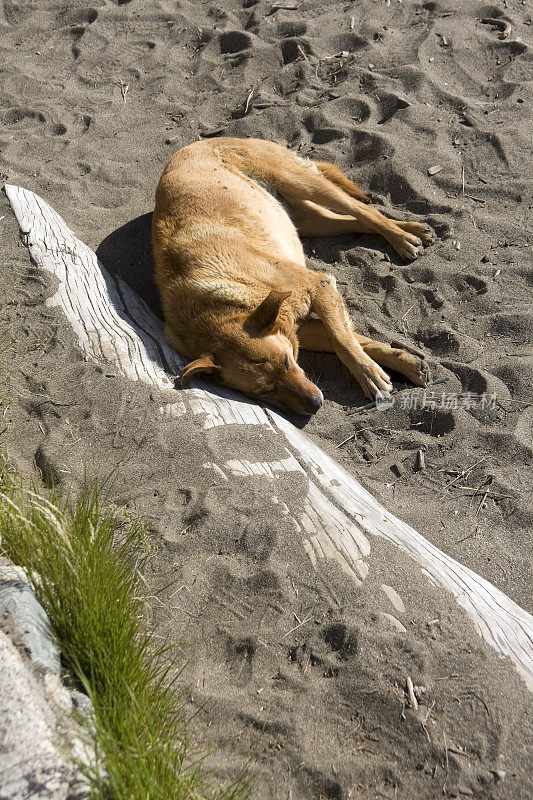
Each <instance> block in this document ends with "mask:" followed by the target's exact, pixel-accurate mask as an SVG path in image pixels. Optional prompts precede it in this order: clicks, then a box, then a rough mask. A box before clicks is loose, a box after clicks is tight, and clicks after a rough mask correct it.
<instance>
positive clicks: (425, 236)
mask: <svg viewBox="0 0 533 800" xmlns="http://www.w3.org/2000/svg"><path fill="white" fill-rule="evenodd" d="M396 225H397V226H398V227H399V228H401V229H402V231H405V232H406V233H411V234H412V235H413V236H416V237H417V238H418V239H420V241H421V242H422V244H423V245H424V247H429V245H430V244H433V243H434V242H436V241H437V234H436V233H435V231H434V230H433V228H431V227H430V226H429V225H427V224H426V223H425V222H396Z"/></svg>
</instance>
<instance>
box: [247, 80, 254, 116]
mask: <svg viewBox="0 0 533 800" xmlns="http://www.w3.org/2000/svg"><path fill="white" fill-rule="evenodd" d="M254 92H255V86H252V88H251V89H250V91H249V92H248V97H247V98H246V105H245V106H244V114H245V115H246V114H247V113H248V109H249V108H250V103H251V102H252V97H253V96H254Z"/></svg>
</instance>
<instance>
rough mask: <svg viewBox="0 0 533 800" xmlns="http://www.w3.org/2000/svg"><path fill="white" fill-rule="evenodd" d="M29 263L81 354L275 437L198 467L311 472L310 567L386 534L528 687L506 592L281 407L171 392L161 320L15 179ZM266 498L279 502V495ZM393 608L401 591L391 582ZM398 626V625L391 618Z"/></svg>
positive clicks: (209, 418)
mask: <svg viewBox="0 0 533 800" xmlns="http://www.w3.org/2000/svg"><path fill="white" fill-rule="evenodd" d="M5 193H6V195H7V197H8V199H9V201H10V203H11V205H12V207H13V210H14V212H15V215H16V217H17V220H18V223H19V225H20V229H21V232H22V237H23V241H24V243H25V244H26V245H27V247H28V249H29V252H30V256H31V259H32V261H33V262H34V263H35V264H36V265H37V266H39V267H42V268H44V269H46V270H48V271H50V272H52V273H53V274H54V275H55V277H56V278H57V280H58V288H57V291H56V293H55V294H54V296H53V297H52V298H50V299H49V300H48V301H47V302H48V304H49V305H54V306H59V307H60V308H61V309H62V310H63V312H64V314H65V315H66V317H67V319H68V320H69V322H70V324H71V325H72V327H73V329H74V331H75V333H76V336H77V338H78V342H79V346H80V348H81V350H82V351H83V353H84V355H85V357H86V358H87V359H89V360H91V361H95V362H99V363H102V362H104V363H105V362H107V363H111V364H112V365H113V367H114V369H115V370H116V371H118V372H119V373H120V374H121V375H123V376H124V377H126V378H128V379H130V380H134V381H143V382H145V383H147V384H151V385H152V386H154V387H157V388H158V389H160V390H162V392H163V393H162V395H161V396H162V397H166V398H167V399H166V402H162V403H161V406H160V408H159V413H160V414H162V415H163V416H165V417H167V418H176V420H179V418H180V417H181V416H183V415H185V414H187V415H198V418H199V419H201V420H202V423H203V425H204V427H205V428H212V427H215V426H221V425H252V426H265V427H266V428H268V429H269V430H270V431H271V432H274V433H276V434H277V435H278V436H279V453H280V457H279V459H278V460H275V461H259V460H258V461H250V460H239V459H238V458H235V459H232V460H228V461H226V462H225V463H220V464H217V463H210V464H205V465H204V466H205V467H206V468H209V469H213V470H214V471H215V472H216V473H217V475H218V477H219V478H221V479H222V480H231V476H240V477H243V476H244V477H245V476H247V475H250V476H257V475H264V476H265V477H268V478H271V477H273V476H275V475H276V474H279V473H280V472H298V473H304V474H305V475H306V476H307V479H308V491H307V498H306V501H305V503H304V506H303V509H300V510H298V512H294V511H293V510H291V509H290V508H289V507H288V506H286V507H285V510H286V514H287V515H289V516H292V522H293V525H294V529H295V532H297V534H298V535H299V536H300V538H301V541H302V546H303V547H304V549H305V552H306V553H307V555H308V557H309V559H310V561H311V563H312V565H313V567H315V569H317V570H318V569H320V561H321V559H334V560H335V561H336V562H337V563H338V565H339V566H340V568H341V569H342V570H343V572H345V573H346V574H347V575H349V576H350V578H351V579H352V580H353V581H354V583H355V584H360V583H361V582H362V581H363V580H364V579H365V577H366V575H367V573H368V569H369V566H368V558H369V555H370V549H371V545H370V539H369V537H372V536H379V537H384V538H385V539H386V540H388V541H389V542H391V543H393V544H394V545H396V546H397V547H398V548H400V549H401V550H402V551H404V552H405V553H407V554H408V555H409V556H410V557H411V558H412V559H414V561H415V562H417V563H418V565H419V566H420V568H421V571H422V572H423V573H424V575H426V576H427V577H428V578H429V579H430V580H431V581H432V582H433V583H434V584H435V585H437V586H440V587H443V588H444V589H446V590H447V591H449V592H451V594H452V595H453V596H454V597H455V599H456V601H457V603H459V604H460V605H461V606H462V607H463V609H464V610H465V611H466V613H467V614H468V615H469V617H470V618H471V619H472V620H473V622H474V624H475V626H476V628H477V630H478V632H479V634H480V635H481V636H482V637H483V638H484V639H485V640H486V641H487V642H488V643H489V644H490V645H491V646H492V647H493V648H495V650H496V651H498V652H499V653H500V654H501V655H502V656H509V657H510V658H511V659H512V661H513V662H514V664H515V665H516V668H517V669H518V671H519V672H520V673H521V675H522V677H523V678H524V679H525V681H526V683H527V685H528V687H529V688H530V689H533V617H532V616H531V615H530V614H528V613H527V612H525V611H524V610H523V609H522V608H520V607H519V606H518V605H517V604H516V603H514V602H513V601H512V600H511V599H510V598H509V597H507V596H506V595H505V594H504V593H503V592H501V591H500V590H499V589H497V588H496V587H495V586H493V585H492V584H491V583H489V582H488V581H486V580H485V579H484V578H482V577H480V576H479V575H477V574H476V573H475V572H473V571H472V570H470V569H468V568H467V567H465V566H463V565H462V564H459V563H458V562H457V561H455V560H454V559H453V558H451V557H450V556H448V555H447V554H446V553H443V552H442V551H440V550H439V549H438V548H437V547H435V546H434V545H433V544H431V543H430V542H428V541H427V540H426V539H425V538H424V537H423V536H421V535H420V534H419V533H417V532H416V531H415V530H414V529H413V528H412V527H410V526H409V525H407V524H406V523H405V522H402V521H401V520H399V519H397V518H396V517H395V516H394V515H392V514H389V513H388V512H387V511H386V509H385V508H384V507H383V506H382V505H381V504H380V503H379V502H378V501H377V500H376V499H375V498H374V497H372V495H370V494H369V493H368V492H367V491H366V490H365V489H364V488H363V487H362V486H361V484H360V483H359V482H358V481H357V480H355V478H353V477H352V476H351V475H350V474H349V473H348V472H346V470H344V469H343V468H342V467H341V466H340V465H338V464H337V463H335V461H333V460H332V459H331V458H330V457H329V456H327V455H326V454H325V453H324V452H322V451H321V450H320V448H319V447H317V446H316V445H314V444H313V443H312V442H311V441H310V440H309V439H308V438H307V437H306V436H305V435H303V434H302V433H301V432H300V431H299V430H297V429H296V428H295V427H294V426H293V425H292V424H291V423H290V422H289V421H287V420H286V419H285V418H284V417H283V416H282V415H281V414H279V413H276V412H274V411H272V410H270V409H266V408H262V407H261V406H259V405H257V404H255V403H252V402H250V401H248V400H246V399H245V398H244V397H242V396H240V395H238V394H236V393H233V392H231V391H229V390H224V389H218V388H217V389H215V387H211V386H208V385H207V384H204V383H201V384H200V383H198V384H197V386H196V388H189V389H186V390H181V391H176V390H175V388H174V387H175V378H176V376H179V374H180V372H181V370H182V368H183V367H184V365H185V363H186V360H185V359H184V358H183V357H182V356H180V355H179V354H178V353H176V352H175V351H174V350H172V349H171V348H170V347H169V345H168V344H167V343H166V341H165V339H164V334H163V324H162V322H161V320H160V319H159V318H158V317H157V316H156V315H155V314H154V313H153V312H152V311H151V310H150V309H149V307H148V306H147V305H146V303H145V302H144V301H143V300H142V299H141V298H140V297H139V296H138V295H137V294H136V293H135V292H134V291H133V290H132V289H131V288H130V287H129V286H128V285H127V284H126V283H125V282H124V281H122V280H121V279H120V278H119V277H117V276H116V275H113V274H111V273H109V272H108V271H107V270H106V269H105V267H104V266H103V265H102V263H101V262H100V261H99V260H98V259H97V257H96V255H95V254H94V253H93V252H92V250H90V248H89V247H87V246H86V245H85V244H84V243H83V242H81V241H80V240H79V239H77V238H76V237H75V236H74V235H73V233H72V232H71V231H70V230H69V228H68V227H67V225H66V224H65V222H64V221H63V219H62V218H61V217H60V216H59V215H58V214H57V213H56V212H55V211H54V210H53V209H52V208H50V206H48V205H47V204H46V203H45V202H44V201H43V200H42V199H41V198H40V197H38V196H37V195H35V194H34V193H33V192H30V191H28V190H26V189H23V188H21V187H17V186H9V185H7V186H6V187H5ZM273 501H274V502H276V503H280V504H282V508H283V504H284V498H283V497H274V498H273ZM387 589H389V590H390V593H391V594H392V595H393V598H392V599H391V602H393V599H394V602H393V606H395V607H396V604H400V605H401V599H400V598H399V596H398V595H397V594H396V592H395V590H394V589H392V587H387ZM394 622H396V623H397V626H399V627H400V628H401V627H402V626H401V623H400V621H399V620H396V618H394Z"/></svg>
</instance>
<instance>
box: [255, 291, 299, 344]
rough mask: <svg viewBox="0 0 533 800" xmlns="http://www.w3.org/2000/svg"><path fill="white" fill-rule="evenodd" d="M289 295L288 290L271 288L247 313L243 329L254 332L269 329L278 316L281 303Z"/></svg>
mask: <svg viewBox="0 0 533 800" xmlns="http://www.w3.org/2000/svg"><path fill="white" fill-rule="evenodd" d="M290 295H291V293H290V292H278V291H276V290H275V289H273V290H272V291H271V292H270V294H269V295H268V297H265V299H264V300H263V302H262V303H260V304H259V305H258V306H257V308H255V309H254V310H253V311H252V313H251V314H250V315H249V317H248V319H247V320H246V323H245V326H244V327H245V329H246V330H247V331H249V332H250V333H255V334H258V333H263V332H265V333H266V332H267V331H268V330H270V328H272V327H273V325H274V324H275V322H276V320H277V318H278V314H279V310H280V308H281V304H282V303H283V301H284V300H286V299H287V297H290Z"/></svg>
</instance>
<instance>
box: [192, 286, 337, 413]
mask: <svg viewBox="0 0 533 800" xmlns="http://www.w3.org/2000/svg"><path fill="white" fill-rule="evenodd" d="M289 295H290V292H276V291H272V292H270V294H269V295H268V297H267V298H266V299H265V300H263V302H262V303H261V304H260V305H259V306H258V307H257V308H256V309H254V311H252V312H248V313H246V314H236V315H234V316H233V317H230V318H228V320H227V321H226V323H225V324H224V326H222V330H221V333H220V340H219V341H217V342H216V343H214V346H213V347H211V348H210V352H207V353H204V354H203V355H202V356H200V357H199V358H197V359H196V360H195V361H191V363H190V364H187V366H186V368H185V369H184V371H183V375H182V377H181V385H182V386H186V385H187V383H188V382H189V380H190V379H191V378H192V376H193V375H198V374H201V373H203V374H205V375H208V376H209V377H210V379H211V380H213V381H214V382H215V383H219V384H222V385H224V386H229V387H231V388H232V389H238V390H239V391H241V392H243V393H244V394H246V395H248V396H249V397H256V398H258V399H261V400H265V401H266V402H268V403H271V404H272V405H275V406H279V407H280V408H284V409H289V410H291V411H296V412H297V413H299V414H314V413H315V412H316V411H318V409H319V408H320V406H321V405H322V401H323V397H322V392H321V391H320V389H319V388H318V387H317V386H315V385H314V383H311V381H310V380H308V379H307V378H306V376H305V373H304V371H303V369H301V368H300V367H299V366H298V364H297V363H296V359H297V358H298V340H297V338H296V335H295V334H294V333H292V332H289V333H285V332H284V331H283V329H282V325H281V324H280V322H279V316H280V309H281V304H282V303H283V301H284V300H285V299H286V298H287V297H289Z"/></svg>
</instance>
